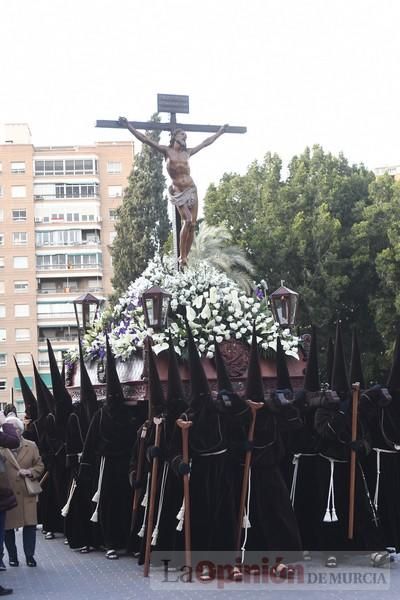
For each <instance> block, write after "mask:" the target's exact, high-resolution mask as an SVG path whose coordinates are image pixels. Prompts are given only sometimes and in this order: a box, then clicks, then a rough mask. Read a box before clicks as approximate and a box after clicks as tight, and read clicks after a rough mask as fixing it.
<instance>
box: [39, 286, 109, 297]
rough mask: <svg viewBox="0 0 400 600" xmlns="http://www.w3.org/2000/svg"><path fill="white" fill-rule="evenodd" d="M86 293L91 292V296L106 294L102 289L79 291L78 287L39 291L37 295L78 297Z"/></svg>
mask: <svg viewBox="0 0 400 600" xmlns="http://www.w3.org/2000/svg"><path fill="white" fill-rule="evenodd" d="M86 292H90V293H91V294H96V293H97V294H104V290H103V288H101V287H85V288H84V289H79V288H76V287H65V288H61V289H56V290H37V291H36V293H37V294H38V296H41V295H48V296H53V295H59V294H63V295H65V294H70V295H73V296H78V295H79V294H85V293H86Z"/></svg>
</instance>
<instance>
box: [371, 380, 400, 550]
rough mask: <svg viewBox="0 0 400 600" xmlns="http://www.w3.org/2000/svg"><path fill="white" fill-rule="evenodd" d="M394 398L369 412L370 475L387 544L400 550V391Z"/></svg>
mask: <svg viewBox="0 0 400 600" xmlns="http://www.w3.org/2000/svg"><path fill="white" fill-rule="evenodd" d="M392 398H393V399H392V402H391V403H390V404H389V405H388V406H385V407H379V406H378V405H377V404H374V405H371V404H370V405H369V406H368V407H367V410H366V411H365V412H366V418H367V426H368V429H369V435H370V438H371V446H372V451H371V453H370V454H369V456H368V457H367V459H366V475H367V480H368V484H369V489H370V492H371V497H372V501H374V500H376V510H377V513H378V518H379V522H380V524H381V527H382V529H383V536H384V542H385V546H386V547H393V548H395V549H396V552H400V393H398V392H394V393H393V394H392ZM378 455H379V456H378ZM378 461H379V479H378V477H377V473H378Z"/></svg>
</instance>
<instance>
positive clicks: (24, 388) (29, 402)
mask: <svg viewBox="0 0 400 600" xmlns="http://www.w3.org/2000/svg"><path fill="white" fill-rule="evenodd" d="M14 362H15V366H16V368H17V373H18V377H19V382H20V386H21V392H22V398H23V400H24V404H25V415H26V418H27V419H30V421H36V419H37V418H38V405H37V401H36V398H35V396H34V394H33V392H32V390H31V388H30V387H29V385H28V383H27V381H26V379H25V377H24V376H23V374H22V372H21V369H20V368H19V366H18V363H17V361H16V360H15V357H14Z"/></svg>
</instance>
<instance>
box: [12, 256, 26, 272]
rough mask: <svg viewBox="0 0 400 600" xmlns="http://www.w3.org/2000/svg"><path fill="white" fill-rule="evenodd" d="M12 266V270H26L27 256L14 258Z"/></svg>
mask: <svg viewBox="0 0 400 600" xmlns="http://www.w3.org/2000/svg"><path fill="white" fill-rule="evenodd" d="M13 266H14V269H27V268H28V257H27V256H14V258H13Z"/></svg>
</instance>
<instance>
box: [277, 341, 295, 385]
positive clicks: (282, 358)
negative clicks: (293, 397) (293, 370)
mask: <svg viewBox="0 0 400 600" xmlns="http://www.w3.org/2000/svg"><path fill="white" fill-rule="evenodd" d="M276 379H277V382H276V387H277V389H278V390H292V384H291V382H290V376H289V371H288V368H287V364H286V355H285V353H284V351H283V348H282V344H281V339H280V338H279V337H278V339H277V341H276Z"/></svg>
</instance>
